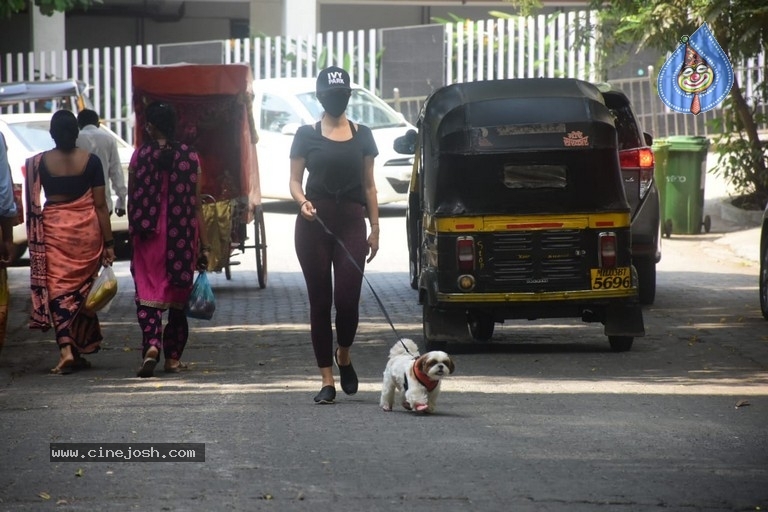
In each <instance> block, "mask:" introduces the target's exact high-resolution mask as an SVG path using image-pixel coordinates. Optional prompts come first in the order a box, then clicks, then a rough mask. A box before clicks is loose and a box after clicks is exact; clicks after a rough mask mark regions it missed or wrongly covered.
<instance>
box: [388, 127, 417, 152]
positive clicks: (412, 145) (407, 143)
mask: <svg viewBox="0 0 768 512" xmlns="http://www.w3.org/2000/svg"><path fill="white" fill-rule="evenodd" d="M417 135H418V134H417V133H416V130H408V131H407V132H406V133H405V135H402V136H400V137H398V138H396V139H395V142H394V143H393V144H392V148H393V149H394V150H395V151H396V152H398V153H400V154H401V155H413V154H415V153H416V137H417Z"/></svg>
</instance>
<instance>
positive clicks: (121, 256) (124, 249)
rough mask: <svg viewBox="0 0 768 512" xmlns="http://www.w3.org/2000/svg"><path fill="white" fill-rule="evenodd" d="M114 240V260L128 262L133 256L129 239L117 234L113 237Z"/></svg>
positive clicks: (126, 236)
mask: <svg viewBox="0 0 768 512" xmlns="http://www.w3.org/2000/svg"><path fill="white" fill-rule="evenodd" d="M114 239H115V258H117V259H118V260H130V259H131V257H132V255H133V247H132V246H131V239H130V237H129V236H128V235H127V234H124V233H119V234H115V235H114Z"/></svg>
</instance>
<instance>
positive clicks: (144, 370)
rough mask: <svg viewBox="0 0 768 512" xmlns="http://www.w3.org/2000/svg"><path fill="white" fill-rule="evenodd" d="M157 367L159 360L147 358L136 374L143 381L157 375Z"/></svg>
mask: <svg viewBox="0 0 768 512" xmlns="http://www.w3.org/2000/svg"><path fill="white" fill-rule="evenodd" d="M155 366H157V359H155V358H154V357H147V358H145V359H144V362H143V363H141V366H140V367H139V371H138V372H136V376H137V377H141V378H142V379H146V378H147V377H152V376H153V375H154V374H155Z"/></svg>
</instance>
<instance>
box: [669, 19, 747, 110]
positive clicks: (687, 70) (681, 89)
mask: <svg viewBox="0 0 768 512" xmlns="http://www.w3.org/2000/svg"><path fill="white" fill-rule="evenodd" d="M657 83H658V89H659V97H660V98H661V101H662V102H664V104H665V105H666V106H668V107H669V108H671V109H672V110H674V111H676V112H683V113H686V114H699V113H700V112H706V111H707V110H712V109H713V108H715V107H717V106H718V105H719V104H720V103H721V102H722V101H723V100H724V99H725V97H726V96H727V95H728V93H729V92H731V87H732V86H733V67H732V66H731V62H730V61H729V60H728V56H727V55H726V54H725V52H724V51H723V49H722V47H721V46H720V44H719V43H718V42H717V40H716V39H715V36H714V35H713V34H712V31H711V30H710V29H709V26H708V25H707V24H706V23H704V24H703V25H702V26H701V27H699V28H698V30H696V32H694V33H693V35H691V36H690V37H688V36H683V37H682V38H681V43H680V45H679V46H678V47H677V49H676V50H675V51H674V52H673V53H672V55H671V56H670V57H669V59H667V61H666V62H665V63H664V65H663V66H662V67H661V70H660V71H659V79H658V82H657Z"/></svg>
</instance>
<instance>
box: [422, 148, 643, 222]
mask: <svg viewBox="0 0 768 512" xmlns="http://www.w3.org/2000/svg"><path fill="white" fill-rule="evenodd" d="M439 166H440V176H438V177H437V180H436V183H435V215H437V216H440V215H464V214H540V213H555V214H557V213H574V212H596V211H605V210H613V211H616V210H627V211H628V210H629V205H628V204H627V201H626V198H625V195H624V188H623V186H622V184H621V181H620V174H619V172H618V161H617V155H616V151H615V149H613V150H612V149H598V150H595V149H592V150H584V151H572V150H570V151H550V152H546V153H540V152H527V153H504V154H488V155H476V154H475V155H455V154H452V155H445V156H443V157H441V159H440V163H439Z"/></svg>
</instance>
